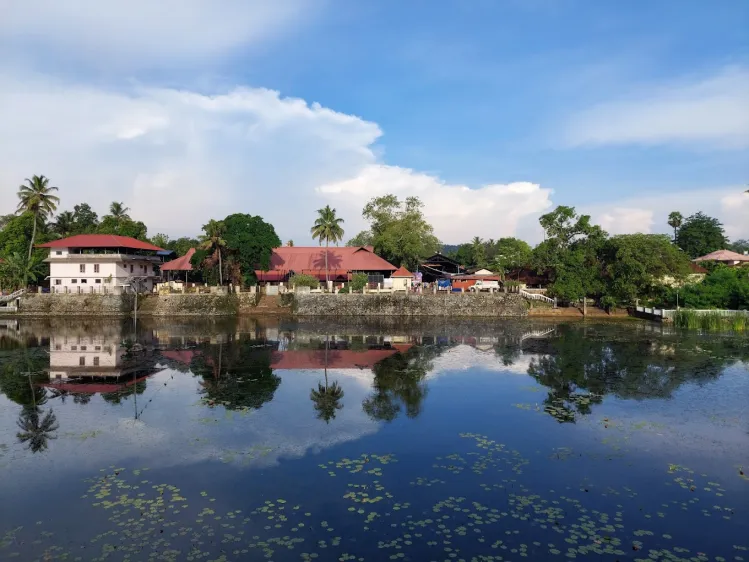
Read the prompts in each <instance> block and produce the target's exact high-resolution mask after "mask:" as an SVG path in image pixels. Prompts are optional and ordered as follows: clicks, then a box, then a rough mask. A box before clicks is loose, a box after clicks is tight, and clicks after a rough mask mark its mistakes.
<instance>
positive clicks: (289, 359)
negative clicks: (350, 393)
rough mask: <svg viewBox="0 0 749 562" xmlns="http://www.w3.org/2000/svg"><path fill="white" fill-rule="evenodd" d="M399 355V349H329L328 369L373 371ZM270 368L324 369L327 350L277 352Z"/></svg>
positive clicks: (273, 356)
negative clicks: (372, 369) (382, 363)
mask: <svg viewBox="0 0 749 562" xmlns="http://www.w3.org/2000/svg"><path fill="white" fill-rule="evenodd" d="M396 353H398V350H397V349H370V350H367V351H353V350H350V349H344V350H337V349H329V350H328V358H327V367H328V369H371V368H372V367H374V365H375V364H376V363H379V362H380V361H382V360H383V359H386V358H388V357H390V356H391V355H394V354H396ZM270 366H271V367H272V368H274V369H324V368H325V366H326V361H325V350H324V349H319V350H318V349H315V350H299V351H275V352H274V353H273V355H272V356H271V362H270Z"/></svg>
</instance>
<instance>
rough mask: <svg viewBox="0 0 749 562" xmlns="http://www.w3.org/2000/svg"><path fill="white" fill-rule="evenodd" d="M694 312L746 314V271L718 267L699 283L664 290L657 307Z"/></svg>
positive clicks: (748, 305)
mask: <svg viewBox="0 0 749 562" xmlns="http://www.w3.org/2000/svg"><path fill="white" fill-rule="evenodd" d="M677 300H678V304H679V305H680V306H682V307H687V308H696V309H710V308H716V309H730V310H749V269H747V268H739V267H726V266H723V265H721V266H718V267H716V268H714V269H713V271H712V272H710V273H709V274H708V275H707V276H706V277H705V279H704V280H703V281H702V282H700V283H691V284H688V285H684V286H683V287H679V288H676V287H663V288H662V293H661V295H660V298H659V299H658V304H660V305H663V306H666V307H668V308H675V307H676V304H677Z"/></svg>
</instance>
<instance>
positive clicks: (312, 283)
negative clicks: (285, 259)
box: [289, 273, 320, 289]
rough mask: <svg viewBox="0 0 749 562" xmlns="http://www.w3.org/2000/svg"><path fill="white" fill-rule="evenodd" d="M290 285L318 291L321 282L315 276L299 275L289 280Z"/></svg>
mask: <svg viewBox="0 0 749 562" xmlns="http://www.w3.org/2000/svg"><path fill="white" fill-rule="evenodd" d="M289 285H291V286H292V287H309V288H310V289H317V288H319V287H320V280H319V279H318V278H317V277H315V276H314V275H307V274H305V273H297V274H296V275H294V276H292V277H291V278H290V279H289Z"/></svg>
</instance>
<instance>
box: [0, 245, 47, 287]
mask: <svg viewBox="0 0 749 562" xmlns="http://www.w3.org/2000/svg"><path fill="white" fill-rule="evenodd" d="M43 261H44V258H43V257H42V256H40V255H39V254H35V255H33V256H32V257H31V259H26V256H22V255H21V254H19V253H18V252H13V253H12V254H10V255H9V256H7V257H6V258H5V259H4V260H3V261H2V262H0V285H3V286H5V285H8V286H10V287H13V288H16V289H18V288H20V287H25V286H26V285H28V283H29V282H34V281H36V280H37V279H39V277H40V276H41V275H42V272H43V270H44V263H43Z"/></svg>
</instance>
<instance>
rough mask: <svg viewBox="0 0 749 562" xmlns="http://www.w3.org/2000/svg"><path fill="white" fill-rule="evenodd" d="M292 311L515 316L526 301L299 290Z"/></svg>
mask: <svg viewBox="0 0 749 562" xmlns="http://www.w3.org/2000/svg"><path fill="white" fill-rule="evenodd" d="M292 309H293V312H294V313H295V314H298V315H300V316H394V317H404V316H406V317H407V316H447V317H477V318H478V317H489V318H518V317H523V316H527V314H528V303H527V302H526V301H525V299H523V297H521V296H520V295H517V294H506V293H478V294H472V293H460V294H437V295H435V294H421V295H419V294H348V295H340V294H339V295H328V294H306V295H305V294H300V295H296V296H295V299H294V304H293V307H292Z"/></svg>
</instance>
